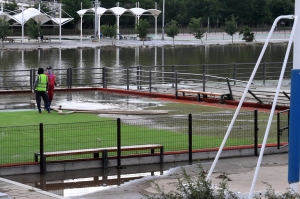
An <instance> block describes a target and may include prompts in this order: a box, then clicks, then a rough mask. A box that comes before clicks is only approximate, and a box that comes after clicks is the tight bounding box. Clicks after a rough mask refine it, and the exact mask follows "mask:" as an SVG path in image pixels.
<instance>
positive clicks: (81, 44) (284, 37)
mask: <svg viewBox="0 0 300 199" xmlns="http://www.w3.org/2000/svg"><path fill="white" fill-rule="evenodd" d="M132 36H133V35H124V37H126V38H127V39H122V40H114V39H113V40H112V39H109V38H107V39H101V40H100V41H98V40H93V39H92V38H90V37H83V38H80V36H78V35H72V36H70V35H68V36H62V37H61V38H59V37H58V36H49V38H51V41H50V40H48V41H47V42H38V41H36V40H28V38H24V39H23V42H22V38H21V37H13V39H14V42H13V43H4V46H3V45H1V48H0V49H1V50H30V49H51V48H62V49H72V48H101V47H105V46H107V47H109V46H115V47H137V46H144V47H155V46H198V45H199V46H201V45H228V44H243V45H253V44H263V43H264V42H265V40H266V38H267V36H268V33H267V32H263V33H256V34H255V41H253V42H245V41H244V40H242V37H241V36H240V35H239V34H235V35H233V38H232V37H231V36H229V35H227V34H226V33H210V34H206V35H205V36H204V38H203V39H202V41H201V40H199V39H195V38H194V36H193V35H191V34H179V35H178V36H176V37H175V39H174V41H173V39H172V38H171V37H167V36H165V37H164V39H163V40H162V35H156V36H155V35H149V36H150V37H152V38H153V39H152V40H151V41H144V42H143V41H139V40H134V39H130V38H131V37H132ZM289 36H290V32H276V33H274V34H273V36H272V37H271V39H270V43H284V42H288V39H289ZM45 37H48V36H45Z"/></svg>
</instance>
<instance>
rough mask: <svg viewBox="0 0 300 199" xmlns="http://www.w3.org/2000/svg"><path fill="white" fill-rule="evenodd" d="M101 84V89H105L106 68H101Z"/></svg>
mask: <svg viewBox="0 0 300 199" xmlns="http://www.w3.org/2000/svg"><path fill="white" fill-rule="evenodd" d="M102 84H103V88H106V68H105V67H103V68H102Z"/></svg>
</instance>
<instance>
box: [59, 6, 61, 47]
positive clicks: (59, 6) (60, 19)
mask: <svg viewBox="0 0 300 199" xmlns="http://www.w3.org/2000/svg"><path fill="white" fill-rule="evenodd" d="M59 43H61V3H60V4H59Z"/></svg>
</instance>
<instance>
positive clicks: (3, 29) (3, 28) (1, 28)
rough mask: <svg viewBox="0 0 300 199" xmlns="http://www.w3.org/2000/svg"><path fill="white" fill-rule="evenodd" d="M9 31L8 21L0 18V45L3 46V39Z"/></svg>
mask: <svg viewBox="0 0 300 199" xmlns="http://www.w3.org/2000/svg"><path fill="white" fill-rule="evenodd" d="M9 33H10V31H9V23H8V22H7V21H6V20H5V18H4V19H0V39H1V41H2V46H4V39H5V38H6V37H7V35H8V34H9Z"/></svg>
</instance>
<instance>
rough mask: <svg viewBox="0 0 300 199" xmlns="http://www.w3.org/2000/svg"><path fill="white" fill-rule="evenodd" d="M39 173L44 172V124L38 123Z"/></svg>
mask: <svg viewBox="0 0 300 199" xmlns="http://www.w3.org/2000/svg"><path fill="white" fill-rule="evenodd" d="M40 173H41V174H46V157H45V156H44V126H43V123H40Z"/></svg>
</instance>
